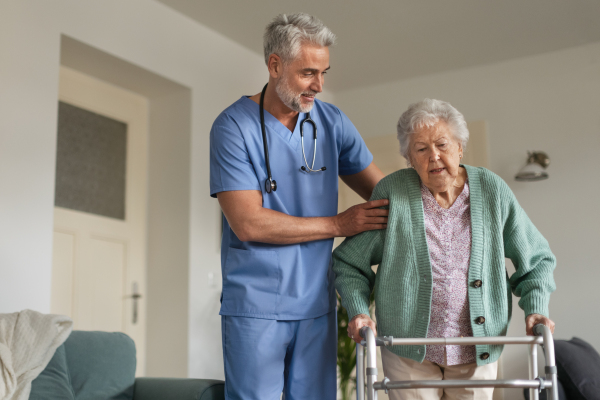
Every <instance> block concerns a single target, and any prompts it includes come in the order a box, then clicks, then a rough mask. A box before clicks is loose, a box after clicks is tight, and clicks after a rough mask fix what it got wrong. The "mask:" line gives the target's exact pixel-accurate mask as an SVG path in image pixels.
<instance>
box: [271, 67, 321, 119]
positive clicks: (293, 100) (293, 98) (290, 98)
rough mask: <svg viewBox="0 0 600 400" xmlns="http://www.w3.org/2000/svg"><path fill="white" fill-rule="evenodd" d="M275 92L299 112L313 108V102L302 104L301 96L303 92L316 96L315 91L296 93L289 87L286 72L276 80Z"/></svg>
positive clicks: (286, 103) (292, 108) (284, 102)
mask: <svg viewBox="0 0 600 400" xmlns="http://www.w3.org/2000/svg"><path fill="white" fill-rule="evenodd" d="M275 92H276V93H277V95H278V96H279V99H280V100H281V101H282V102H283V104H285V105H286V106H287V107H288V108H290V109H291V110H294V111H296V112H301V113H307V112H309V111H310V110H312V108H313V104H314V102H310V103H308V104H302V99H301V96H302V95H303V94H305V95H309V96H316V95H317V92H314V91H312V90H309V91H307V92H302V93H296V92H294V90H293V89H292V88H291V86H290V85H289V83H288V80H287V78H286V74H285V73H284V75H283V77H282V78H281V79H280V80H279V82H277V85H275Z"/></svg>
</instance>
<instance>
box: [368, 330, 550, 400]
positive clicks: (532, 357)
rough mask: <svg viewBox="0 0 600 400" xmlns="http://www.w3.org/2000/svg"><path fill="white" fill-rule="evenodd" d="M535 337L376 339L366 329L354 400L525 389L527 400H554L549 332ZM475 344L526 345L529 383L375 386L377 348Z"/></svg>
mask: <svg viewBox="0 0 600 400" xmlns="http://www.w3.org/2000/svg"><path fill="white" fill-rule="evenodd" d="M533 332H534V334H535V335H536V336H525V337H506V336H500V337H462V338H402V339H398V338H393V337H389V336H384V337H380V338H376V337H375V335H374V334H373V331H372V330H371V329H370V328H369V327H366V326H365V327H363V328H362V329H361V330H360V335H361V336H362V337H363V338H364V340H363V341H362V343H361V344H357V345H356V399H357V400H364V399H365V391H366V395H367V400H377V390H385V391H386V392H387V391H388V390H391V389H420V388H483V387H493V388H529V389H530V398H531V399H532V400H538V393H539V392H541V391H542V390H544V389H545V390H546V395H547V398H548V400H558V389H557V376H556V364H555V363H554V341H553V339H552V333H551V332H550V329H549V328H548V327H547V326H545V325H541V324H539V325H536V326H535V327H534V328H533ZM477 344H493V345H498V344H528V345H529V379H528V380H525V379H508V380H501V379H499V380H420V381H396V382H392V381H390V380H389V379H388V378H384V379H383V381H381V382H377V381H376V380H377V353H376V348H377V346H397V345H400V346H401V345H444V346H446V345H462V346H469V345H477ZM536 345H542V347H543V349H544V357H545V360H546V369H545V371H546V378H545V379H544V378H542V377H539V376H536V375H537V346H536ZM363 346H366V350H367V369H366V377H367V379H366V384H365V379H364V378H365V376H364V375H365V365H364V364H365V362H364V356H365V355H364V349H363Z"/></svg>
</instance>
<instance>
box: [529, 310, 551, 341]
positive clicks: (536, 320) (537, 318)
mask: <svg viewBox="0 0 600 400" xmlns="http://www.w3.org/2000/svg"><path fill="white" fill-rule="evenodd" d="M537 324H542V325H546V326H547V327H548V328H550V332H552V333H554V321H552V320H551V319H550V318H547V317H544V316H543V315H541V314H529V315H528V316H527V318H525V332H526V333H527V336H534V335H533V327H534V326H536V325H537Z"/></svg>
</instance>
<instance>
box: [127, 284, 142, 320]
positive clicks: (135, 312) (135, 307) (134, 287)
mask: <svg viewBox="0 0 600 400" xmlns="http://www.w3.org/2000/svg"><path fill="white" fill-rule="evenodd" d="M131 286H132V290H131V292H132V294H131V296H129V297H130V298H131V299H133V317H132V321H131V323H132V324H134V325H135V324H137V321H138V299H140V298H141V297H142V295H141V294H140V293H139V292H138V284H137V282H133V283H132V285H131Z"/></svg>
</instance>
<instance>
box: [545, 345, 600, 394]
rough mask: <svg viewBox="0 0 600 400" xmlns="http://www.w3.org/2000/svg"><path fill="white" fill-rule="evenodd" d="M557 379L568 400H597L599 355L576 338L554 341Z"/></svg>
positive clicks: (599, 367)
mask: <svg viewBox="0 0 600 400" xmlns="http://www.w3.org/2000/svg"><path fill="white" fill-rule="evenodd" d="M554 350H555V353H556V367H557V369H558V378H559V379H560V380H561V382H562V384H563V386H564V387H565V392H566V394H567V398H568V399H569V400H590V399H598V394H599V393H600V355H599V354H598V352H597V351H596V350H595V349H594V348H593V347H592V346H591V345H590V344H589V343H587V342H585V341H584V340H582V339H579V338H577V337H574V338H573V339H571V340H555V341H554Z"/></svg>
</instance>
